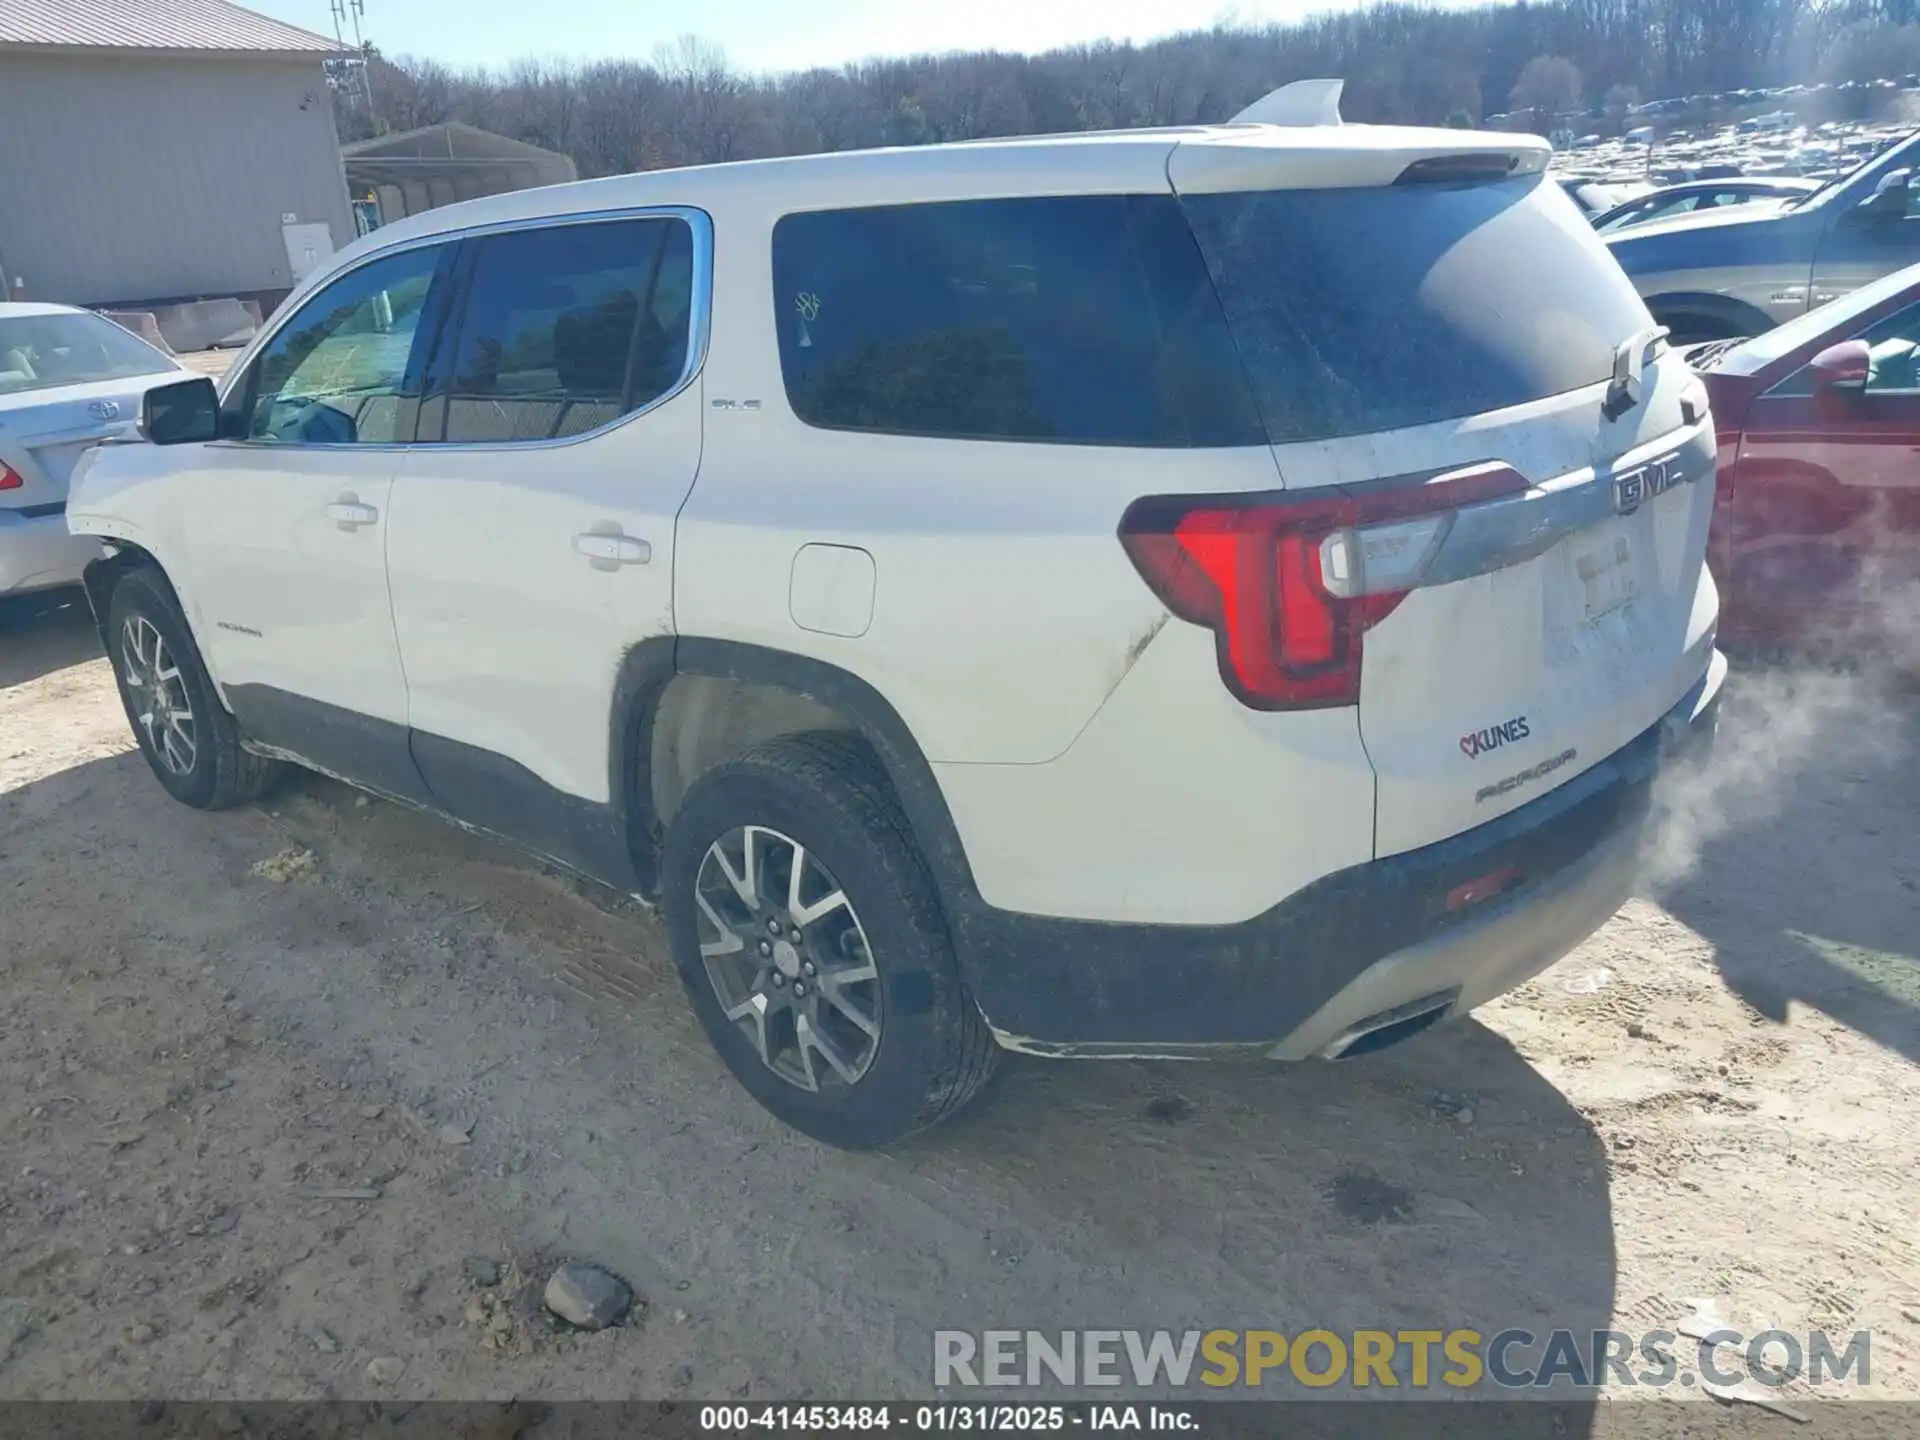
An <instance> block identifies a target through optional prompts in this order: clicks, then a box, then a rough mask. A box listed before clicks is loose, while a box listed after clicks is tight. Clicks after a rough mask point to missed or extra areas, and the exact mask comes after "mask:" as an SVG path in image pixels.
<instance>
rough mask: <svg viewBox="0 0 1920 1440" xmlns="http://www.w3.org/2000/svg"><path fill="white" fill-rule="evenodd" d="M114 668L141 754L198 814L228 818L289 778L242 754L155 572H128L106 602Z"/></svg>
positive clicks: (275, 765) (280, 768)
mask: <svg viewBox="0 0 1920 1440" xmlns="http://www.w3.org/2000/svg"><path fill="white" fill-rule="evenodd" d="M106 641H107V660H108V663H109V664H111V665H112V666H113V678H114V682H115V683H116V684H117V685H118V686H119V687H120V703H121V704H122V705H123V706H125V707H126V712H127V722H128V724H130V725H131V726H132V727H133V738H134V739H135V740H136V741H137V742H139V745H140V753H141V754H142V755H144V756H145V757H146V760H147V766H148V768H149V769H151V770H152V771H153V774H154V778H155V779H156V780H158V781H159V782H160V785H161V787H162V788H163V789H164V790H165V791H166V792H167V793H168V794H169V795H171V796H173V798H174V799H176V800H178V801H179V802H180V803H181V804H183V805H191V806H192V807H193V808H194V809H196V810H225V809H227V808H228V807H229V806H232V805H241V804H245V803H246V802H247V801H250V800H257V799H259V798H260V797H261V796H262V795H264V794H266V793H267V791H268V790H269V789H271V788H272V786H273V785H274V783H275V782H276V781H278V780H279V779H280V778H281V777H282V776H283V775H284V774H285V773H286V767H285V766H284V765H282V764H280V763H279V762H278V761H275V760H266V759H262V758H261V757H260V756H258V755H250V754H248V753H247V752H246V751H245V750H243V749H241V748H240V728H239V726H238V725H236V724H235V723H234V719H233V716H232V715H230V714H228V713H227V708H226V706H225V705H223V704H222V703H221V701H220V696H219V694H218V692H216V691H215V689H214V687H213V680H212V678H211V677H209V676H208V674H207V667H206V665H205V664H204V663H203V662H202V661H201V659H200V649H199V647H198V646H197V645H195V644H194V643H193V632H192V631H191V630H190V629H189V628H188V627H187V621H186V617H185V616H184V615H182V614H181V613H180V604H179V601H177V600H175V599H174V596H173V590H172V587H170V586H169V585H168V584H167V582H166V580H165V579H164V578H162V577H161V575H160V574H159V573H158V572H157V571H154V570H150V569H147V568H144V567H143V568H140V569H136V570H129V571H128V572H126V573H125V574H124V575H122V576H121V577H120V579H119V582H118V583H117V584H115V585H114V587H113V594H112V595H111V597H110V598H109V599H108V602H107V627H106Z"/></svg>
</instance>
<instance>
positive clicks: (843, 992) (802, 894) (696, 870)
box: [661, 734, 1000, 1150]
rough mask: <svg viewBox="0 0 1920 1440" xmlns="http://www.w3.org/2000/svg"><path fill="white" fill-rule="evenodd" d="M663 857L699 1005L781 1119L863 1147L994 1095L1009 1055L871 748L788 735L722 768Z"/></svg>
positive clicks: (683, 817) (681, 948)
mask: <svg viewBox="0 0 1920 1440" xmlns="http://www.w3.org/2000/svg"><path fill="white" fill-rule="evenodd" d="M662 848H663V853H662V866H661V876H662V884H663V894H662V901H663V906H664V909H665V911H666V919H667V926H668V931H669V933H670V935H671V936H672V940H673V954H674V962H675V964H676V966H677V967H678V969H679V971H680V979H681V982H682V983H683V984H684V985H685V986H686V990H687V997H688V999H689V1000H690V1001H691V1002H692V1005H693V1009H694V1013H695V1014H696V1015H697V1016H698V1017H699V1019H700V1023H701V1025H702V1027H703V1028H705V1030H706V1032H707V1036H708V1038H709V1039H710V1040H711V1041H712V1042H713V1045H714V1048H715V1049H716V1050H718V1051H719V1052H720V1058H721V1059H722V1060H724V1061H725V1062H726V1064H727V1068H728V1069H730V1070H732V1071H733V1074H734V1077H735V1078H736V1079H738V1080H739V1081H740V1083H741V1084H742V1085H744V1086H745V1087H746V1089H747V1091H748V1092H749V1093H750V1094H751V1095H752V1096H753V1097H754V1098H755V1099H756V1100H758V1101H759V1102H760V1103H761V1104H762V1105H763V1106H765V1107H766V1108H767V1109H768V1110H770V1111H772V1112H773V1114H774V1115H775V1116H776V1117H778V1118H779V1119H780V1120H782V1121H784V1122H786V1123H787V1124H788V1125H791V1126H792V1127H793V1128H794V1129H796V1130H799V1131H801V1132H802V1133H803V1134H806V1135H810V1136H812V1137H813V1138H814V1139H816V1140H822V1141H825V1142H826V1143H827V1144H829V1145H837V1146H839V1147H841V1148H843V1149H848V1150H867V1149H873V1148H877V1147H879V1146H883V1145H889V1144H892V1143H894V1142H895V1141H898V1140H902V1139H904V1138H905V1137H907V1136H909V1135H911V1134H913V1133H915V1132H916V1131H919V1130H924V1129H926V1128H928V1127H929V1126H932V1125H937V1124H939V1123H941V1122H942V1121H945V1120H948V1119H951V1118H952V1117H953V1116H955V1115H957V1114H959V1112H960V1111H961V1110H962V1109H964V1108H965V1107H966V1106H967V1105H968V1103H969V1102H971V1101H972V1100H974V1099H975V1098H976V1097H977V1096H979V1095H980V1093H981V1091H982V1089H983V1087H984V1086H985V1085H986V1083H987V1081H988V1079H989V1078H990V1077H991V1076H992V1074H993V1072H994V1070H995V1067H996V1064H997V1062H998V1060H999V1056H1000V1051H999V1047H998V1046H997V1045H996V1044H995V1042H994V1039H993V1035H992V1033H991V1032H990V1031H989V1030H988V1029H987V1025H986V1021H985V1020H984V1019H983V1018H982V1016H981V1014H980V1011H979V1008H978V1007H977V1006H976V1005H975V1004H974V1002H973V997H972V996H971V995H970V994H968V993H967V989H966V986H965V984H964V983H963V982H962V980H961V977H960V969H959V965H958V963H957V962H956V961H955V959H954V953H953V943H952V940H951V938H950V937H949V935H948V932H947V923H946V916H945V914H944V912H943V911H942V909H941V907H940V901H939V897H938V896H937V894H936V893H935V890H934V887H933V881H932V878H931V877H930V876H929V875H928V873H927V868H926V864H925V862H924V861H923V860H922V858H921V856H920V852H919V850H918V848H917V847H916V846H915V844H914V841H913V832H912V830H911V828H910V827H909V825H908V823H907V820H906V817H905V816H904V815H903V814H902V813H901V811H900V807H899V803H898V801H897V800H896V799H895V798H894V795H893V792H892V789H891V788H890V787H889V785H888V784H887V781H886V777H885V774H884V772H883V771H882V770H881V769H880V766H879V764H878V762H877V761H876V760H875V759H874V758H873V756H872V754H871V752H869V751H868V750H867V749H866V748H865V747H864V746H863V745H861V744H860V743H859V742H858V741H856V740H853V739H852V738H851V737H847V736H842V735H837V734H811V735H798V736H785V737H782V738H780V739H776V740H772V741H768V742H766V743H765V744H762V745H757V746H755V747H753V748H752V749H750V750H748V751H747V752H746V753H744V754H742V755H739V756H737V757H736V758H734V759H732V760H729V761H727V762H726V763H725V764H723V765H719V766H716V767H715V768H714V769H713V770H711V771H709V772H708V773H707V774H705V775H703V776H702V777H701V778H700V779H699V780H698V781H696V782H695V784H694V785H693V787H692V788H691V789H690V790H689V791H688V792H687V795H686V799H685V801H684V802H683V803H682V805H681V806H680V809H679V811H678V812H677V813H676V814H675V815H674V817H673V820H672V822H671V823H670V824H669V825H668V827H667V833H666V840H665V844H664V846H663V847H662ZM796 937H797V938H796Z"/></svg>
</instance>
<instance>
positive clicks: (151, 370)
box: [0, 314, 174, 395]
mask: <svg viewBox="0 0 1920 1440" xmlns="http://www.w3.org/2000/svg"><path fill="white" fill-rule="evenodd" d="M173 368H174V367H173V363H172V362H171V361H170V360H168V359H167V357H166V356H164V355H162V354H161V353H160V352H159V351H158V350H156V349H154V348H153V347H152V346H151V345H149V344H147V343H146V341H144V340H139V339H136V338H135V337H134V336H132V335H129V334H128V333H127V332H126V331H125V330H122V329H121V328H120V327H119V326H118V325H116V324H114V323H113V322H112V321H111V320H103V319H101V318H100V317H99V316H98V315H82V314H73V315H61V314H53V315H16V316H12V317H9V318H7V319H3V320H0V395H14V394H18V393H19V392H21V391H23V390H51V389H53V388H54V387H55V386H57V385H85V384H88V383H89V382H91V381H95V380H121V379H124V378H126V377H127V376H129V375H157V374H159V373H161V372H162V371H165V370H171V369H173Z"/></svg>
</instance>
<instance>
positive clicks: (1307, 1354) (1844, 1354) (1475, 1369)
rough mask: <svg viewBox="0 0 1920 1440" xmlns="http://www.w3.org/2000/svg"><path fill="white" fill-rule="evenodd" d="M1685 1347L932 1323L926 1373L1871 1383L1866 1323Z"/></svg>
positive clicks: (1551, 1337)
mask: <svg viewBox="0 0 1920 1440" xmlns="http://www.w3.org/2000/svg"><path fill="white" fill-rule="evenodd" d="M1682 1344H1683V1342H1681V1340H1680V1337H1679V1336H1678V1335H1677V1334H1676V1333H1675V1332H1674V1331H1671V1330H1648V1331H1645V1332H1642V1333H1637V1334H1635V1333H1630V1332H1628V1331H1625V1330H1588V1331H1574V1330H1551V1331H1547V1332H1545V1333H1539V1334H1536V1333H1535V1332H1534V1331H1531V1330H1522V1329H1509V1330H1500V1331H1496V1332H1494V1333H1492V1334H1485V1333H1483V1332H1481V1331H1479V1330H1466V1329H1456V1330H1352V1331H1333V1330H1302V1331H1298V1332H1296V1333H1294V1334H1291V1335H1289V1334H1286V1333H1284V1332H1282V1331H1279V1330H1206V1331H1201V1330H1185V1331H1178V1332H1176V1331H1170V1330H1058V1331H1040V1330H981V1331H971V1330H936V1331H935V1332H934V1335H933V1383H934V1384H935V1385H937V1386H956V1387H960V1388H963V1389H964V1388H974V1387H983V1388H984V1387H992V1388H999V1387H1013V1386H1066V1387H1069V1388H1075V1389H1077V1388H1080V1387H1083V1386H1096V1387H1097V1386H1115V1385H1131V1386H1134V1387H1135V1388H1137V1389H1141V1390H1153V1389H1175V1390H1179V1389H1187V1388H1192V1387H1202V1386H1203V1387H1209V1388H1212V1389H1215V1390H1222V1389H1227V1388H1230V1387H1239V1388H1243V1389H1259V1388H1263V1387H1266V1388H1275V1389H1277V1388H1282V1387H1294V1386H1304V1387H1306V1388H1308V1389H1326V1388H1328V1387H1332V1386H1348V1387H1351V1388H1354V1389H1399V1388H1410V1389H1415V1390H1423V1389H1435V1390H1441V1391H1443V1392H1444V1391H1445V1390H1467V1389H1473V1388H1476V1387H1488V1388H1493V1389H1499V1390H1531V1389H1545V1388H1549V1387H1561V1386H1575V1387H1586V1386H1599V1385H1604V1386H1635V1387H1638V1386H1650V1387H1653V1388H1656V1389H1660V1388H1667V1387H1675V1386H1677V1387H1680V1388H1682V1389H1687V1388H1692V1387H1694V1386H1697V1385H1699V1384H1701V1383H1702V1382H1703V1381H1704V1382H1706V1383H1708V1384H1712V1385H1722V1386H1731V1385H1737V1384H1739V1383H1741V1382H1742V1381H1746V1380H1752V1381H1756V1382H1758V1383H1759V1384H1762V1385H1767V1386H1774V1387H1778V1386H1781V1385H1785V1384H1788V1383H1789V1382H1791V1381H1795V1380H1799V1379H1803V1378H1804V1379H1805V1380H1806V1381H1807V1382H1808V1383H1810V1384H1812V1385H1847V1386H1865V1385H1867V1384H1868V1383H1869V1382H1870V1380H1871V1373H1872V1337H1871V1335H1870V1334H1869V1332H1867V1331H1864V1330H1856V1331H1854V1332H1852V1333H1851V1334H1849V1335H1846V1336H1842V1337H1833V1336H1829V1335H1828V1334H1827V1333H1826V1332H1825V1331H1821V1330H1814V1331H1810V1332H1808V1333H1807V1334H1804V1335H1797V1334H1793V1333H1790V1332H1788V1331H1785V1330H1763V1331H1759V1332H1757V1333H1755V1334H1752V1335H1747V1334H1744V1333H1742V1332H1740V1331H1737V1330H1721V1331H1716V1332H1714V1333H1713V1334H1710V1335H1708V1336H1706V1337H1704V1338H1702V1339H1701V1340H1700V1345H1699V1351H1698V1356H1697V1358H1696V1357H1694V1356H1693V1354H1692V1353H1691V1352H1692V1351H1693V1348H1694V1347H1693V1346H1692V1345H1690V1344H1687V1345H1685V1346H1684V1348H1685V1350H1686V1352H1688V1353H1687V1354H1685V1355H1683V1354H1682V1353H1681V1346H1682ZM1201 1393H1205V1392H1204V1391H1202V1392H1201Z"/></svg>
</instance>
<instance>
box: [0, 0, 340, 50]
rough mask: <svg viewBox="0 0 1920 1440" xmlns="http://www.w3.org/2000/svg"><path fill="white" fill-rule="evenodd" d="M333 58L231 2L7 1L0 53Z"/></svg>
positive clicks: (330, 44) (292, 29)
mask: <svg viewBox="0 0 1920 1440" xmlns="http://www.w3.org/2000/svg"><path fill="white" fill-rule="evenodd" d="M41 48H47V49H66V50H132V51H150V52H154V53H159V54H183V53H194V52H207V53H215V54H254V55H260V54H272V55H314V56H320V55H332V54H338V53H339V52H340V46H339V45H338V44H337V43H336V42H334V41H332V40H329V39H328V38H327V37H326V36H324V35H316V34H314V33H313V32H312V31H311V30H302V29H300V28H299V27H298V26H297V25H286V24H282V23H281V22H280V21H278V20H270V19H268V18H267V17H266V16H265V15H257V14H255V13H254V12H253V11H251V10H243V9H242V8H241V7H240V6H238V5H231V4H228V3H227V0H0V49H7V50H14V49H41Z"/></svg>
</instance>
